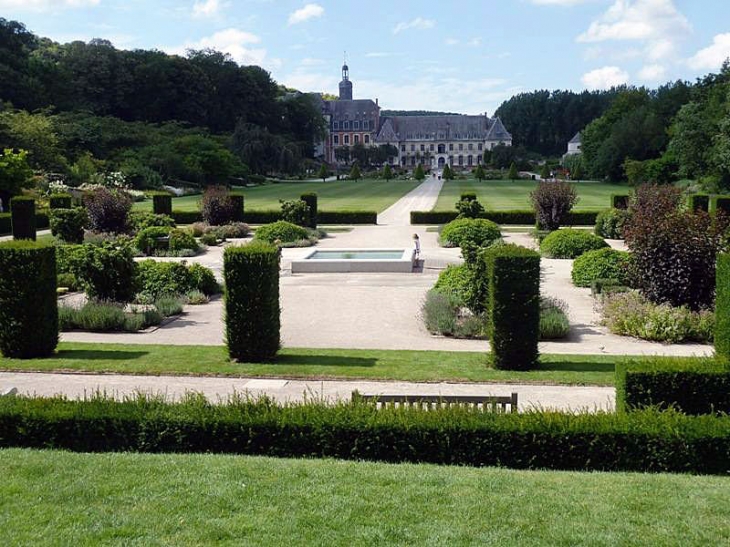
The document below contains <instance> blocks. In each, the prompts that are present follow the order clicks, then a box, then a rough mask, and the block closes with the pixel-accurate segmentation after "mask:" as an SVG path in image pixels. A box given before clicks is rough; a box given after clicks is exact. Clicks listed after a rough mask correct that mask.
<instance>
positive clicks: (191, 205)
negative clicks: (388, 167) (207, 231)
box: [134, 179, 418, 213]
mask: <svg viewBox="0 0 730 547" xmlns="http://www.w3.org/2000/svg"><path fill="white" fill-rule="evenodd" d="M416 186H418V183H417V182H416V181H404V180H398V181H394V180H391V181H385V180H372V179H362V180H359V181H357V182H355V181H332V182H321V181H320V182H281V183H278V184H266V185H264V186H256V187H252V188H243V189H241V190H242V192H243V194H244V196H245V200H246V203H245V207H247V208H249V209H256V210H272V209H276V210H278V209H279V200H280V199H283V200H290V199H299V196H301V195H302V194H303V193H305V192H316V193H317V196H318V198H319V201H318V204H317V205H318V207H319V209H320V210H322V211H350V210H361V211H377V212H378V213H380V212H382V211H384V210H385V209H387V208H388V207H390V206H391V205H393V203H395V202H396V201H398V200H399V199H400V198H401V197H403V196H404V195H405V194H407V193H408V192H410V191H411V190H413V189H414V188H415V187H416ZM199 201H200V196H184V197H181V198H173V200H172V208H173V209H176V210H180V211H197V210H198V209H199V205H198V203H199ZM134 209H135V210H139V211H151V210H152V200H147V201H142V202H139V203H135V204H134Z"/></svg>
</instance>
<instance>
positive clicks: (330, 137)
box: [322, 65, 512, 169]
mask: <svg viewBox="0 0 730 547" xmlns="http://www.w3.org/2000/svg"><path fill="white" fill-rule="evenodd" d="M339 87H340V94H339V98H338V100H335V101H323V106H322V114H323V115H324V117H325V121H326V123H327V126H328V134H327V137H326V140H325V143H324V144H323V146H322V151H323V155H324V159H325V160H326V161H327V162H329V163H336V162H337V161H338V157H340V155H339V154H338V153H337V150H338V149H340V148H343V147H352V146H353V145H355V144H357V143H361V144H363V145H364V146H380V145H391V146H393V147H395V148H394V149H395V150H397V155H394V156H392V157H391V158H390V159H389V162H390V163H391V164H393V165H399V166H401V167H405V168H414V167H416V166H417V165H419V164H420V165H423V166H425V167H431V168H433V169H443V167H444V166H445V165H446V164H449V165H450V166H452V167H456V168H462V169H469V168H471V167H474V166H476V165H479V164H480V163H481V162H482V157H483V155H484V151H485V150H491V149H492V148H494V147H495V146H497V145H499V144H504V145H507V146H512V135H510V133H509V132H508V131H507V129H506V128H505V127H504V125H503V124H502V121H501V120H500V119H499V118H497V117H495V118H490V117H488V116H487V115H486V114H485V115H481V116H467V115H448V116H381V114H380V106H379V104H378V100H377V99H376V100H375V101H373V100H371V99H353V98H352V97H353V93H352V92H353V86H352V82H351V81H350V70H349V67H348V66H347V65H344V66H343V67H342V81H341V82H340V86H339Z"/></svg>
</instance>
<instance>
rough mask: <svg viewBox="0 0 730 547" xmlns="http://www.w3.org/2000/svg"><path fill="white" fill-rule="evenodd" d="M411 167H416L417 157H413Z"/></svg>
mask: <svg viewBox="0 0 730 547" xmlns="http://www.w3.org/2000/svg"><path fill="white" fill-rule="evenodd" d="M411 165H416V156H411Z"/></svg>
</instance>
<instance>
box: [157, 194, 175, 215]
mask: <svg viewBox="0 0 730 547" xmlns="http://www.w3.org/2000/svg"><path fill="white" fill-rule="evenodd" d="M152 212H153V213H155V214H156V215H167V216H172V196H171V195H170V194H165V193H159V194H154V195H153V196H152Z"/></svg>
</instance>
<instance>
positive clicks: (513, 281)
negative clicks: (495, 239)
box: [483, 245, 540, 370]
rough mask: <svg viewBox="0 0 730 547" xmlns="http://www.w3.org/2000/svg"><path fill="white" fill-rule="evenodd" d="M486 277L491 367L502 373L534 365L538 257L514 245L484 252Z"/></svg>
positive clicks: (538, 294)
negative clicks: (487, 284) (487, 279)
mask: <svg viewBox="0 0 730 547" xmlns="http://www.w3.org/2000/svg"><path fill="white" fill-rule="evenodd" d="M483 260H485V261H486V266H487V267H486V271H487V276H488V277H489V295H490V302H489V309H488V312H487V313H488V314H489V329H490V340H491V344H492V364H493V366H494V367H495V368H498V369H505V370H529V369H531V368H534V367H535V366H536V365H537V360H538V357H539V353H538V349H537V341H538V338H539V336H540V255H539V254H538V253H536V252H535V251H531V250H529V249H526V248H524V247H519V246H517V245H504V246H502V247H497V248H495V249H494V250H492V251H489V252H487V253H484V255H483Z"/></svg>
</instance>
